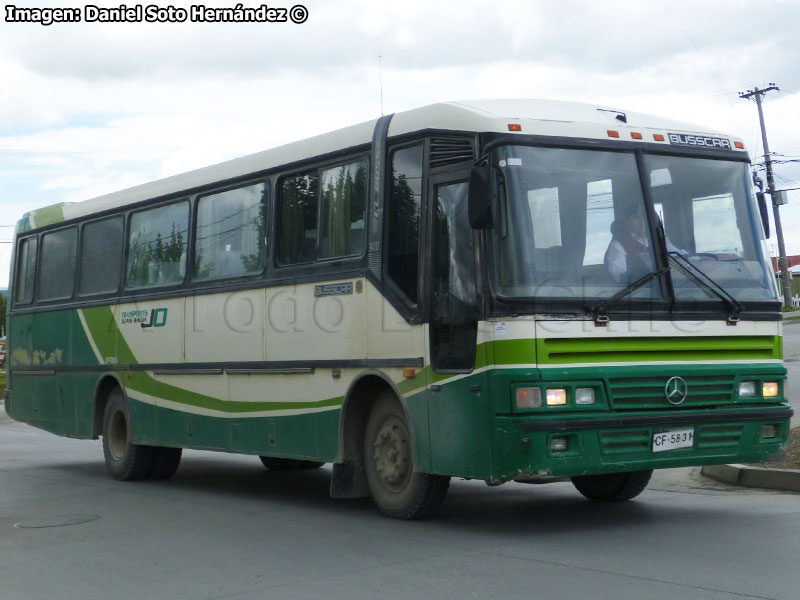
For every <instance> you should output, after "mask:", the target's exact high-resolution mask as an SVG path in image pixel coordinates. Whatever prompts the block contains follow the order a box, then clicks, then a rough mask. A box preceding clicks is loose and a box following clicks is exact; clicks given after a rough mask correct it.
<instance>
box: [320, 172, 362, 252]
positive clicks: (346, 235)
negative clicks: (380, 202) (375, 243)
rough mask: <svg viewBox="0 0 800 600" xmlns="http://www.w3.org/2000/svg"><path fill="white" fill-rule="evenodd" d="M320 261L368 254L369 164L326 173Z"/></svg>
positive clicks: (323, 174) (323, 178)
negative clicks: (321, 259) (366, 223)
mask: <svg viewBox="0 0 800 600" xmlns="http://www.w3.org/2000/svg"><path fill="white" fill-rule="evenodd" d="M321 180H322V182H321V183H322V206H321V212H322V218H321V227H320V236H319V237H320V248H319V258H337V257H341V256H356V255H359V254H361V253H362V252H363V251H364V239H365V237H364V236H365V233H366V229H365V227H364V222H365V219H364V216H365V214H366V212H365V210H366V205H367V162H366V161H360V162H354V163H350V164H347V165H342V166H340V167H334V168H333V169H327V170H325V171H322V176H321Z"/></svg>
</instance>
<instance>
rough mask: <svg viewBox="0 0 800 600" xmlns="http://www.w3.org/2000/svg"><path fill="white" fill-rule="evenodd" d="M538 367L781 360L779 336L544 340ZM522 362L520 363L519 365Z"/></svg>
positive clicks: (539, 345)
mask: <svg viewBox="0 0 800 600" xmlns="http://www.w3.org/2000/svg"><path fill="white" fill-rule="evenodd" d="M536 355H537V357H538V359H539V360H538V363H539V364H540V365H548V364H564V363H596V362H646V361H670V360H673V361H674V360H679V361H707V360H747V359H750V360H765V359H780V358H782V357H783V347H782V343H781V338H780V337H779V336H771V335H760V336H731V337H722V336H720V337H715V336H692V337H662V338H641V337H621V338H589V339H587V338H549V339H548V338H544V339H537V340H536ZM520 362H523V361H520Z"/></svg>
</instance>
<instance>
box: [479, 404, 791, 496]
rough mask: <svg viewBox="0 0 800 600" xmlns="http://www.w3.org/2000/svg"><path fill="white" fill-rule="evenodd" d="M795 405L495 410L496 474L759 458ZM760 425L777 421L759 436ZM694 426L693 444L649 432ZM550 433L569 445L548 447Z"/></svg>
mask: <svg viewBox="0 0 800 600" xmlns="http://www.w3.org/2000/svg"><path fill="white" fill-rule="evenodd" d="M792 414H793V410H792V409H791V408H790V407H789V406H787V405H780V406H775V407H771V408H767V407H764V406H759V407H754V408H747V409H745V408H738V409H733V410H725V411H720V410H714V411H710V410H685V411H680V412H673V411H667V412H662V411H659V412H658V413H657V414H653V413H649V414H648V413H642V412H637V413H633V414H619V413H614V414H613V415H609V416H596V417H586V416H585V415H586V413H583V414H581V415H578V416H577V417H574V418H570V417H569V416H568V415H560V416H559V417H558V418H541V417H540V418H531V417H527V418H524V417H523V418H521V417H516V416H514V417H511V416H509V417H498V418H497V420H496V427H495V448H496V454H495V465H494V467H495V468H494V473H495V477H494V479H495V480H497V481H503V480H508V479H515V478H518V477H524V476H529V475H538V476H554V477H569V476H575V475H590V474H600V473H614V472H621V471H639V470H646V469H661V468H670V467H685V466H696V465H706V464H721V463H729V462H757V461H761V460H764V459H766V458H767V457H769V456H771V455H773V454H775V453H776V452H779V451H780V450H781V449H782V448H785V447H786V444H787V442H788V438H789V421H790V418H791V416H792ZM764 425H772V426H774V428H775V434H776V435H775V436H774V437H763V433H764V428H763V426H764ZM687 428H691V429H692V430H693V432H694V441H693V444H692V447H690V448H678V449H674V450H667V451H665V452H654V451H653V435H654V434H655V433H658V432H660V431H664V430H669V429H687ZM554 437H562V438H567V440H568V448H567V449H565V450H563V451H553V450H551V441H552V438H554Z"/></svg>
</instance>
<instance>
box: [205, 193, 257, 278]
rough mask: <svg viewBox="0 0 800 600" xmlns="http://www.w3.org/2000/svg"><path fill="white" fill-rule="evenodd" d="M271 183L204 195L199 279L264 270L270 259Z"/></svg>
mask: <svg viewBox="0 0 800 600" xmlns="http://www.w3.org/2000/svg"><path fill="white" fill-rule="evenodd" d="M267 193H268V192H267V185H266V184H265V183H263V182H261V183H257V184H255V185H248V186H245V187H241V188H236V189H232V190H227V191H224V192H219V193H216V194H211V195H209V196H204V197H202V198H200V200H199V201H198V203H197V232H196V236H195V253H194V271H193V276H194V279H195V280H205V279H219V278H222V277H236V276H241V275H249V274H252V273H260V272H261V271H262V270H263V268H264V264H265V261H266V248H267V215H266V210H267V202H266V201H267Z"/></svg>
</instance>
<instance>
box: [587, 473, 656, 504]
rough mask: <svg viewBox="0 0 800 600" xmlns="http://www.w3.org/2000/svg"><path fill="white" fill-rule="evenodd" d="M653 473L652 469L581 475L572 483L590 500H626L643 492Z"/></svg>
mask: <svg viewBox="0 0 800 600" xmlns="http://www.w3.org/2000/svg"><path fill="white" fill-rule="evenodd" d="M652 475H653V470H652V469H650V470H648V471H632V472H630V473H610V474H608V475H581V476H579V477H573V478H572V485H574V486H575V489H577V490H578V491H579V492H580V493H581V494H583V495H584V496H586V497H587V498H589V500H598V501H601V502H624V501H625V500H630V499H631V498H635V497H636V496H638V495H639V494H641V493H642V492H643V491H644V488H646V487H647V484H648V482H649V481H650V477H651V476H652Z"/></svg>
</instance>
